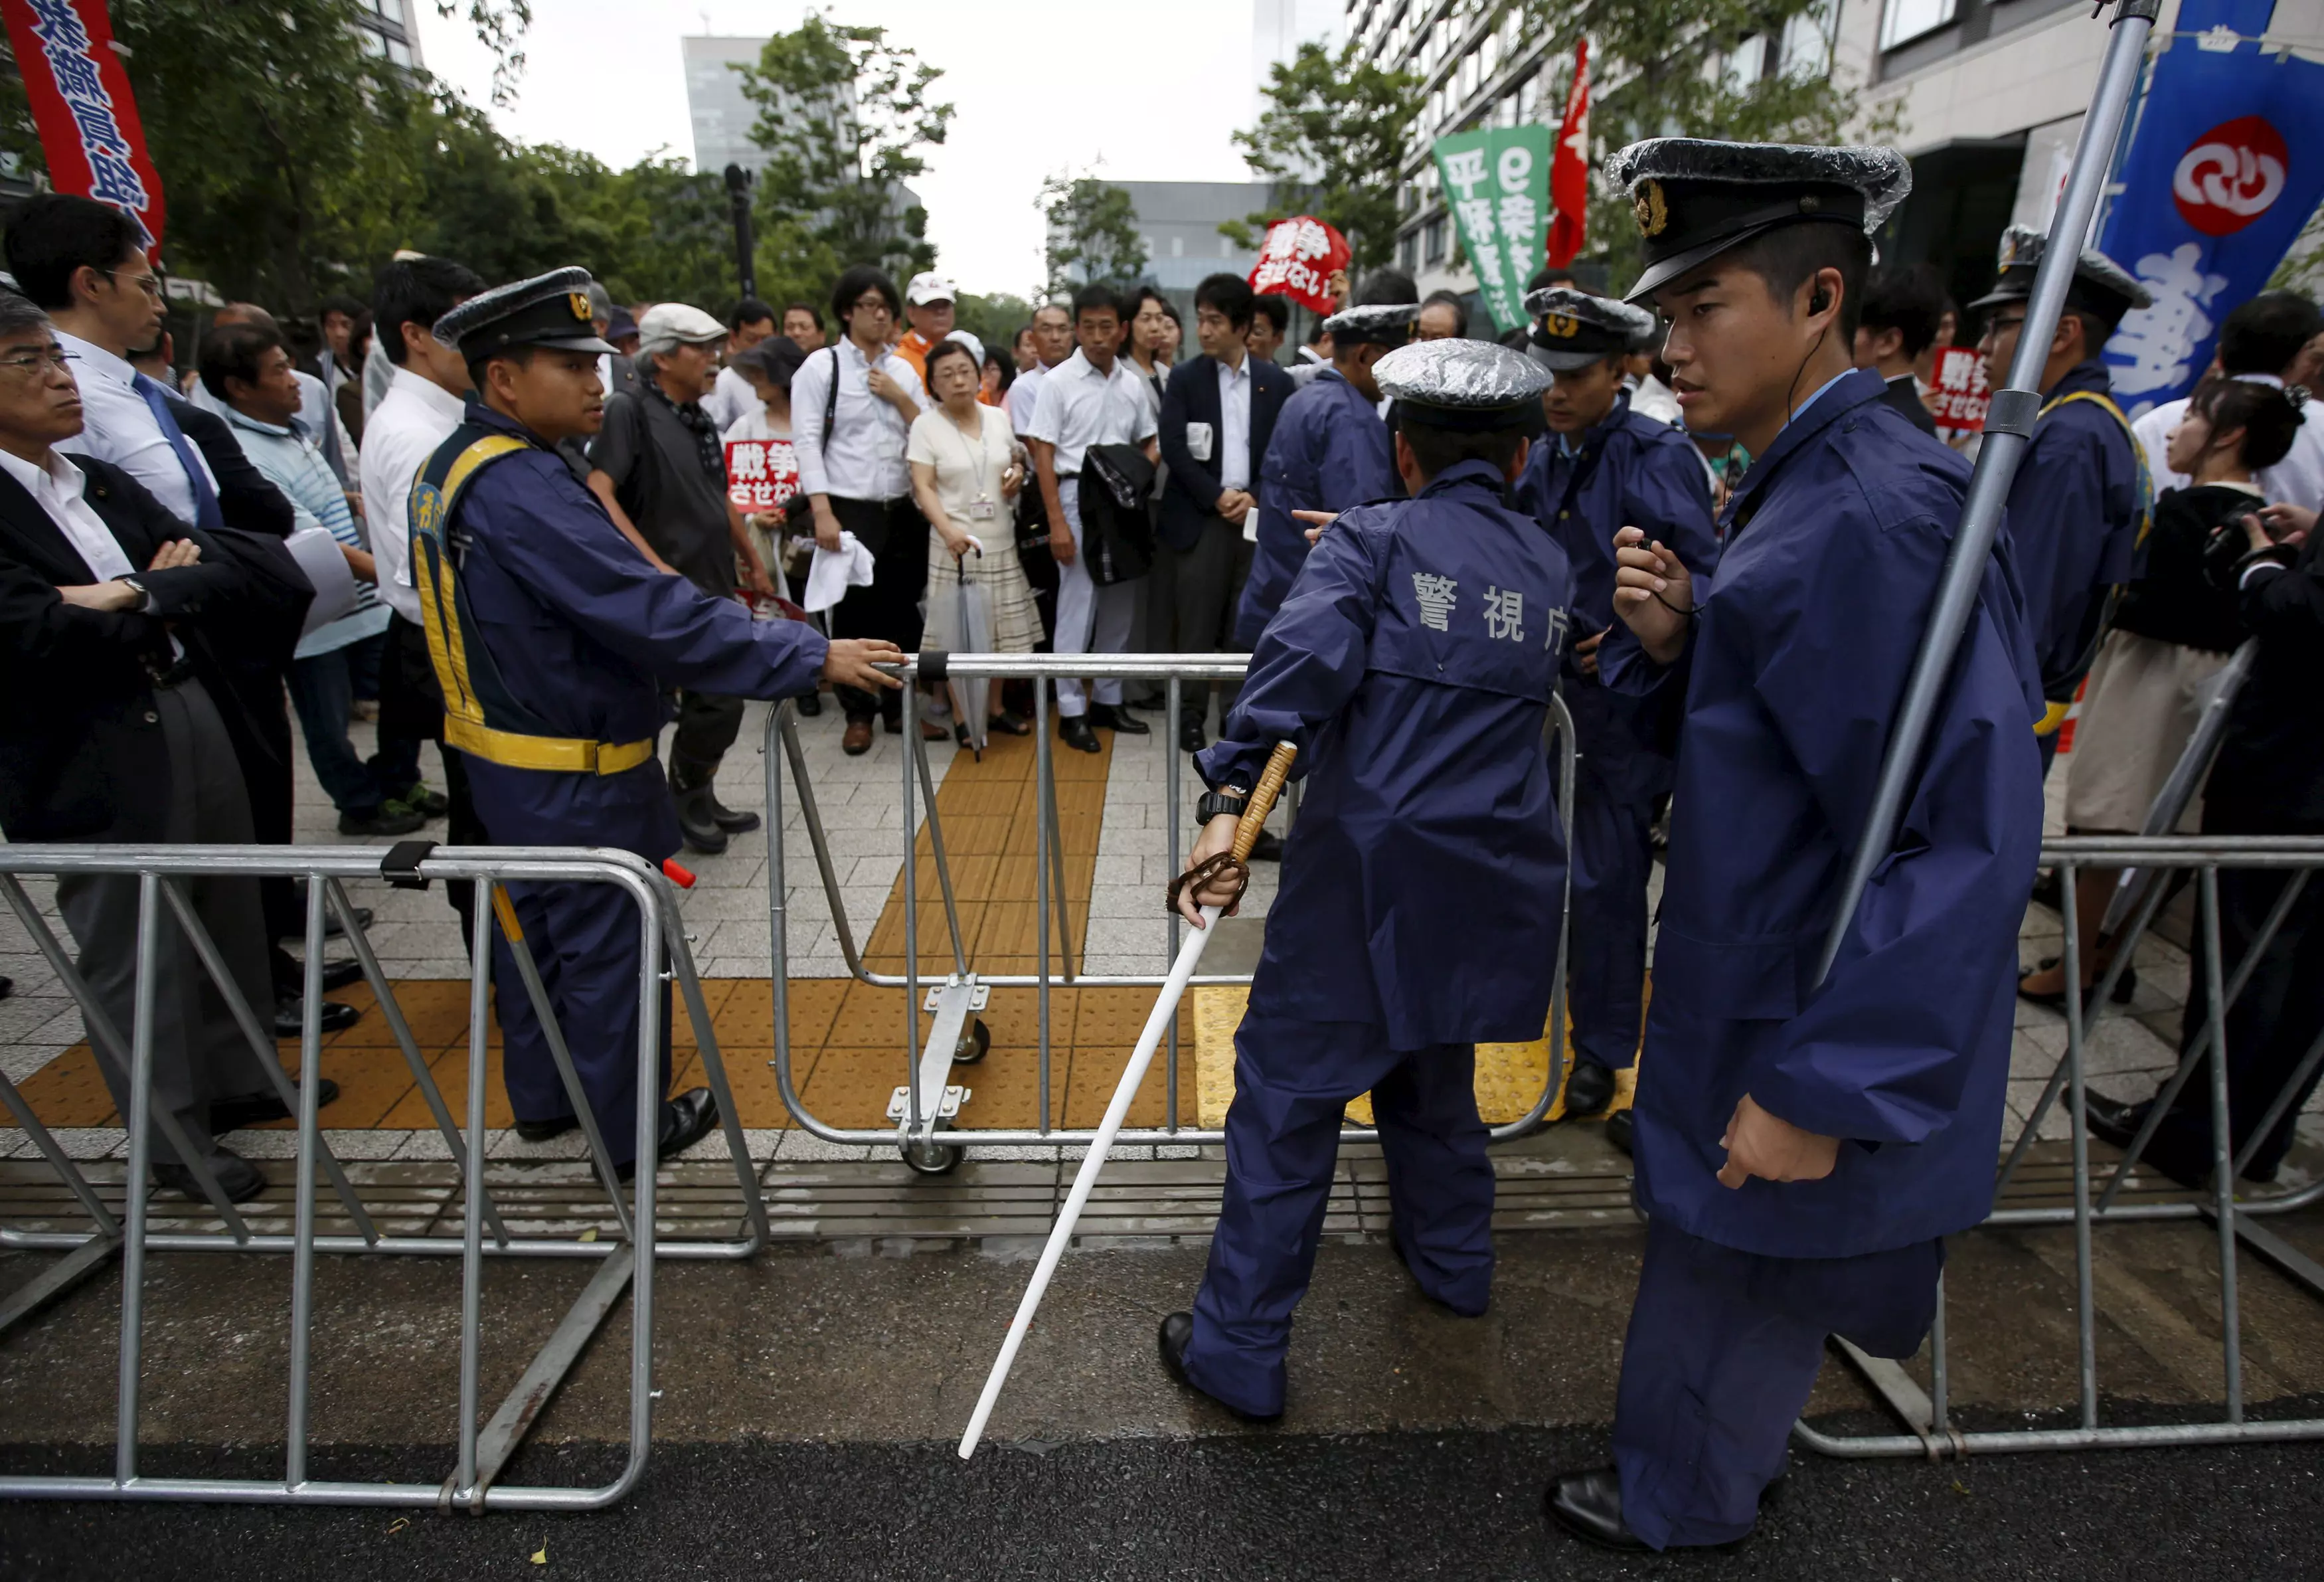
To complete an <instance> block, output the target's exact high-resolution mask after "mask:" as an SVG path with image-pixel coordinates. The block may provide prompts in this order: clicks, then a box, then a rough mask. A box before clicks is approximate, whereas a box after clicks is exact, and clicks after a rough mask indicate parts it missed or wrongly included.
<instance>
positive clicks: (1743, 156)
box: [1606, 137, 1913, 302]
mask: <svg viewBox="0 0 2324 1582" xmlns="http://www.w3.org/2000/svg"><path fill="white" fill-rule="evenodd" d="M1606 179H1607V180H1609V181H1610V182H1612V183H1613V184H1614V185H1615V186H1617V187H1619V188H1620V189H1621V190H1623V191H1625V192H1627V193H1628V194H1629V196H1630V207H1631V212H1632V213H1633V215H1634V216H1635V217H1637V225H1638V240H1639V241H1640V242H1641V243H1642V244H1643V245H1644V250H1645V255H1646V271H1645V273H1642V274H1640V275H1639V276H1638V278H1637V283H1635V284H1633V285H1632V286H1631V287H1630V289H1629V290H1628V291H1627V292H1625V293H1624V295H1625V296H1627V297H1628V300H1629V301H1633V302H1635V301H1637V300H1638V299H1639V298H1641V297H1644V296H1646V295H1647V294H1648V293H1650V292H1652V291H1656V290H1658V289H1659V288H1661V287H1663V286H1665V285H1668V284H1669V283H1670V282H1672V281H1674V280H1676V279H1677V278H1678V277H1679V276H1681V275H1683V274H1684V273H1686V272H1687V271H1688V270H1691V269H1692V268H1694V267H1695V266H1696V265H1697V264H1702V263H1705V262H1706V261H1708V260H1710V259H1712V258H1716V257H1717V256H1718V255H1719V254H1721V253H1724V252H1726V251H1727V250H1728V249H1729V247H1733V246H1736V245H1738V244H1740V243H1743V242H1748V241H1749V240H1750V239H1751V238H1752V237H1754V236H1758V235H1759V234H1760V233H1762V232H1764V231H1771V230H1773V229H1775V227H1777V226H1782V225H1792V224H1794V223H1796V222H1798V221H1801V220H1824V221H1830V222H1832V223H1835V224H1841V225H1850V226H1856V227H1861V228H1862V230H1863V231H1864V233H1865V235H1867V236H1870V235H1871V234H1872V233H1873V232H1874V231H1876V230H1877V229H1879V228H1880V225H1881V222H1883V221H1884V220H1886V218H1887V217H1889V216H1890V215H1891V214H1894V213H1895V211H1896V206H1897V205H1898V204H1900V203H1902V202H1904V199H1905V198H1906V197H1907V196H1908V195H1909V194H1910V193H1911V192H1912V190H1913V168H1912V166H1911V165H1909V164H1907V163H1906V162H1905V161H1904V155H1903V154H1901V153H1897V152H1896V151H1895V149H1893V148H1867V147H1847V148H1822V147H1816V146H1812V145H1805V144H1799V143H1713V142H1710V141H1707V140H1705V139H1702V138H1695V137H1650V138H1648V139H1646V141H1645V142H1644V143H1632V144H1630V146H1629V147H1628V148H1625V149H1622V150H1620V151H1619V152H1618V153H1614V154H1612V155H1610V156H1609V158H1608V159H1607V161H1606Z"/></svg>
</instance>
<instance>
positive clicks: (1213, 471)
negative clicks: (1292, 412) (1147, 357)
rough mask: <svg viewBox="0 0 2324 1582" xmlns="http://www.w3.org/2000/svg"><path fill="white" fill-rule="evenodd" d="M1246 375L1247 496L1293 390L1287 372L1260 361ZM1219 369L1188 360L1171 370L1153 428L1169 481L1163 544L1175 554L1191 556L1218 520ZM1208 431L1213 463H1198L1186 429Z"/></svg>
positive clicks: (1207, 359)
mask: <svg viewBox="0 0 2324 1582" xmlns="http://www.w3.org/2000/svg"><path fill="white" fill-rule="evenodd" d="M1243 365H1244V366H1245V367H1247V368H1249V369H1250V492H1251V493H1252V494H1254V495H1256V494H1257V493H1258V492H1259V463H1260V462H1261V461H1262V460H1264V459H1265V458H1266V456H1267V442H1268V439H1270V438H1272V437H1273V435H1274V433H1275V415H1276V414H1277V412H1281V411H1282V410H1283V403H1284V402H1286V401H1288V400H1290V399H1291V392H1292V390H1293V388H1294V386H1293V384H1292V382H1291V375H1290V373H1289V371H1288V370H1286V369H1285V368H1283V367H1282V366H1280V365H1277V364H1275V363H1269V362H1264V361H1261V360H1260V359H1259V358H1258V357H1250V358H1247V359H1246V360H1245V361H1244V364H1243ZM1220 416H1221V413H1220V411H1219V363H1218V359H1217V358H1216V357H1212V356H1200V357H1190V358H1188V359H1187V360H1186V361H1185V362H1183V363H1181V364H1179V365H1177V366H1176V368H1173V369H1172V370H1170V383H1169V385H1168V387H1167V389H1165V390H1164V392H1163V394H1162V415H1161V417H1160V419H1159V420H1158V421H1157V423H1156V425H1155V426H1156V429H1157V431H1158V437H1159V439H1160V440H1161V445H1162V460H1163V463H1164V464H1165V465H1166V466H1167V467H1169V469H1170V481H1169V483H1168V484H1167V486H1165V487H1164V488H1163V491H1162V540H1163V541H1164V542H1165V543H1167V544H1168V545H1169V546H1170V547H1171V548H1172V549H1174V550H1191V549H1193V548H1194V542H1195V541H1196V540H1197V539H1199V538H1201V537H1202V536H1203V523H1204V522H1206V521H1210V520H1214V519H1216V518H1217V516H1218V501H1219V493H1220V491H1221V490H1222V488H1223V487H1224V485H1222V484H1221V483H1220V482H1219V451H1218V448H1219V446H1220V444H1221V443H1222V440H1223V439H1224V436H1225V432H1226V430H1225V425H1224V424H1222V422H1221V421H1220ZM1188 423H1208V424H1209V425H1210V427H1211V458H1210V459H1209V460H1208V461H1197V460H1195V459H1194V452H1193V451H1192V450H1190V449H1187V445H1186V425H1187V424H1188Z"/></svg>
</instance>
